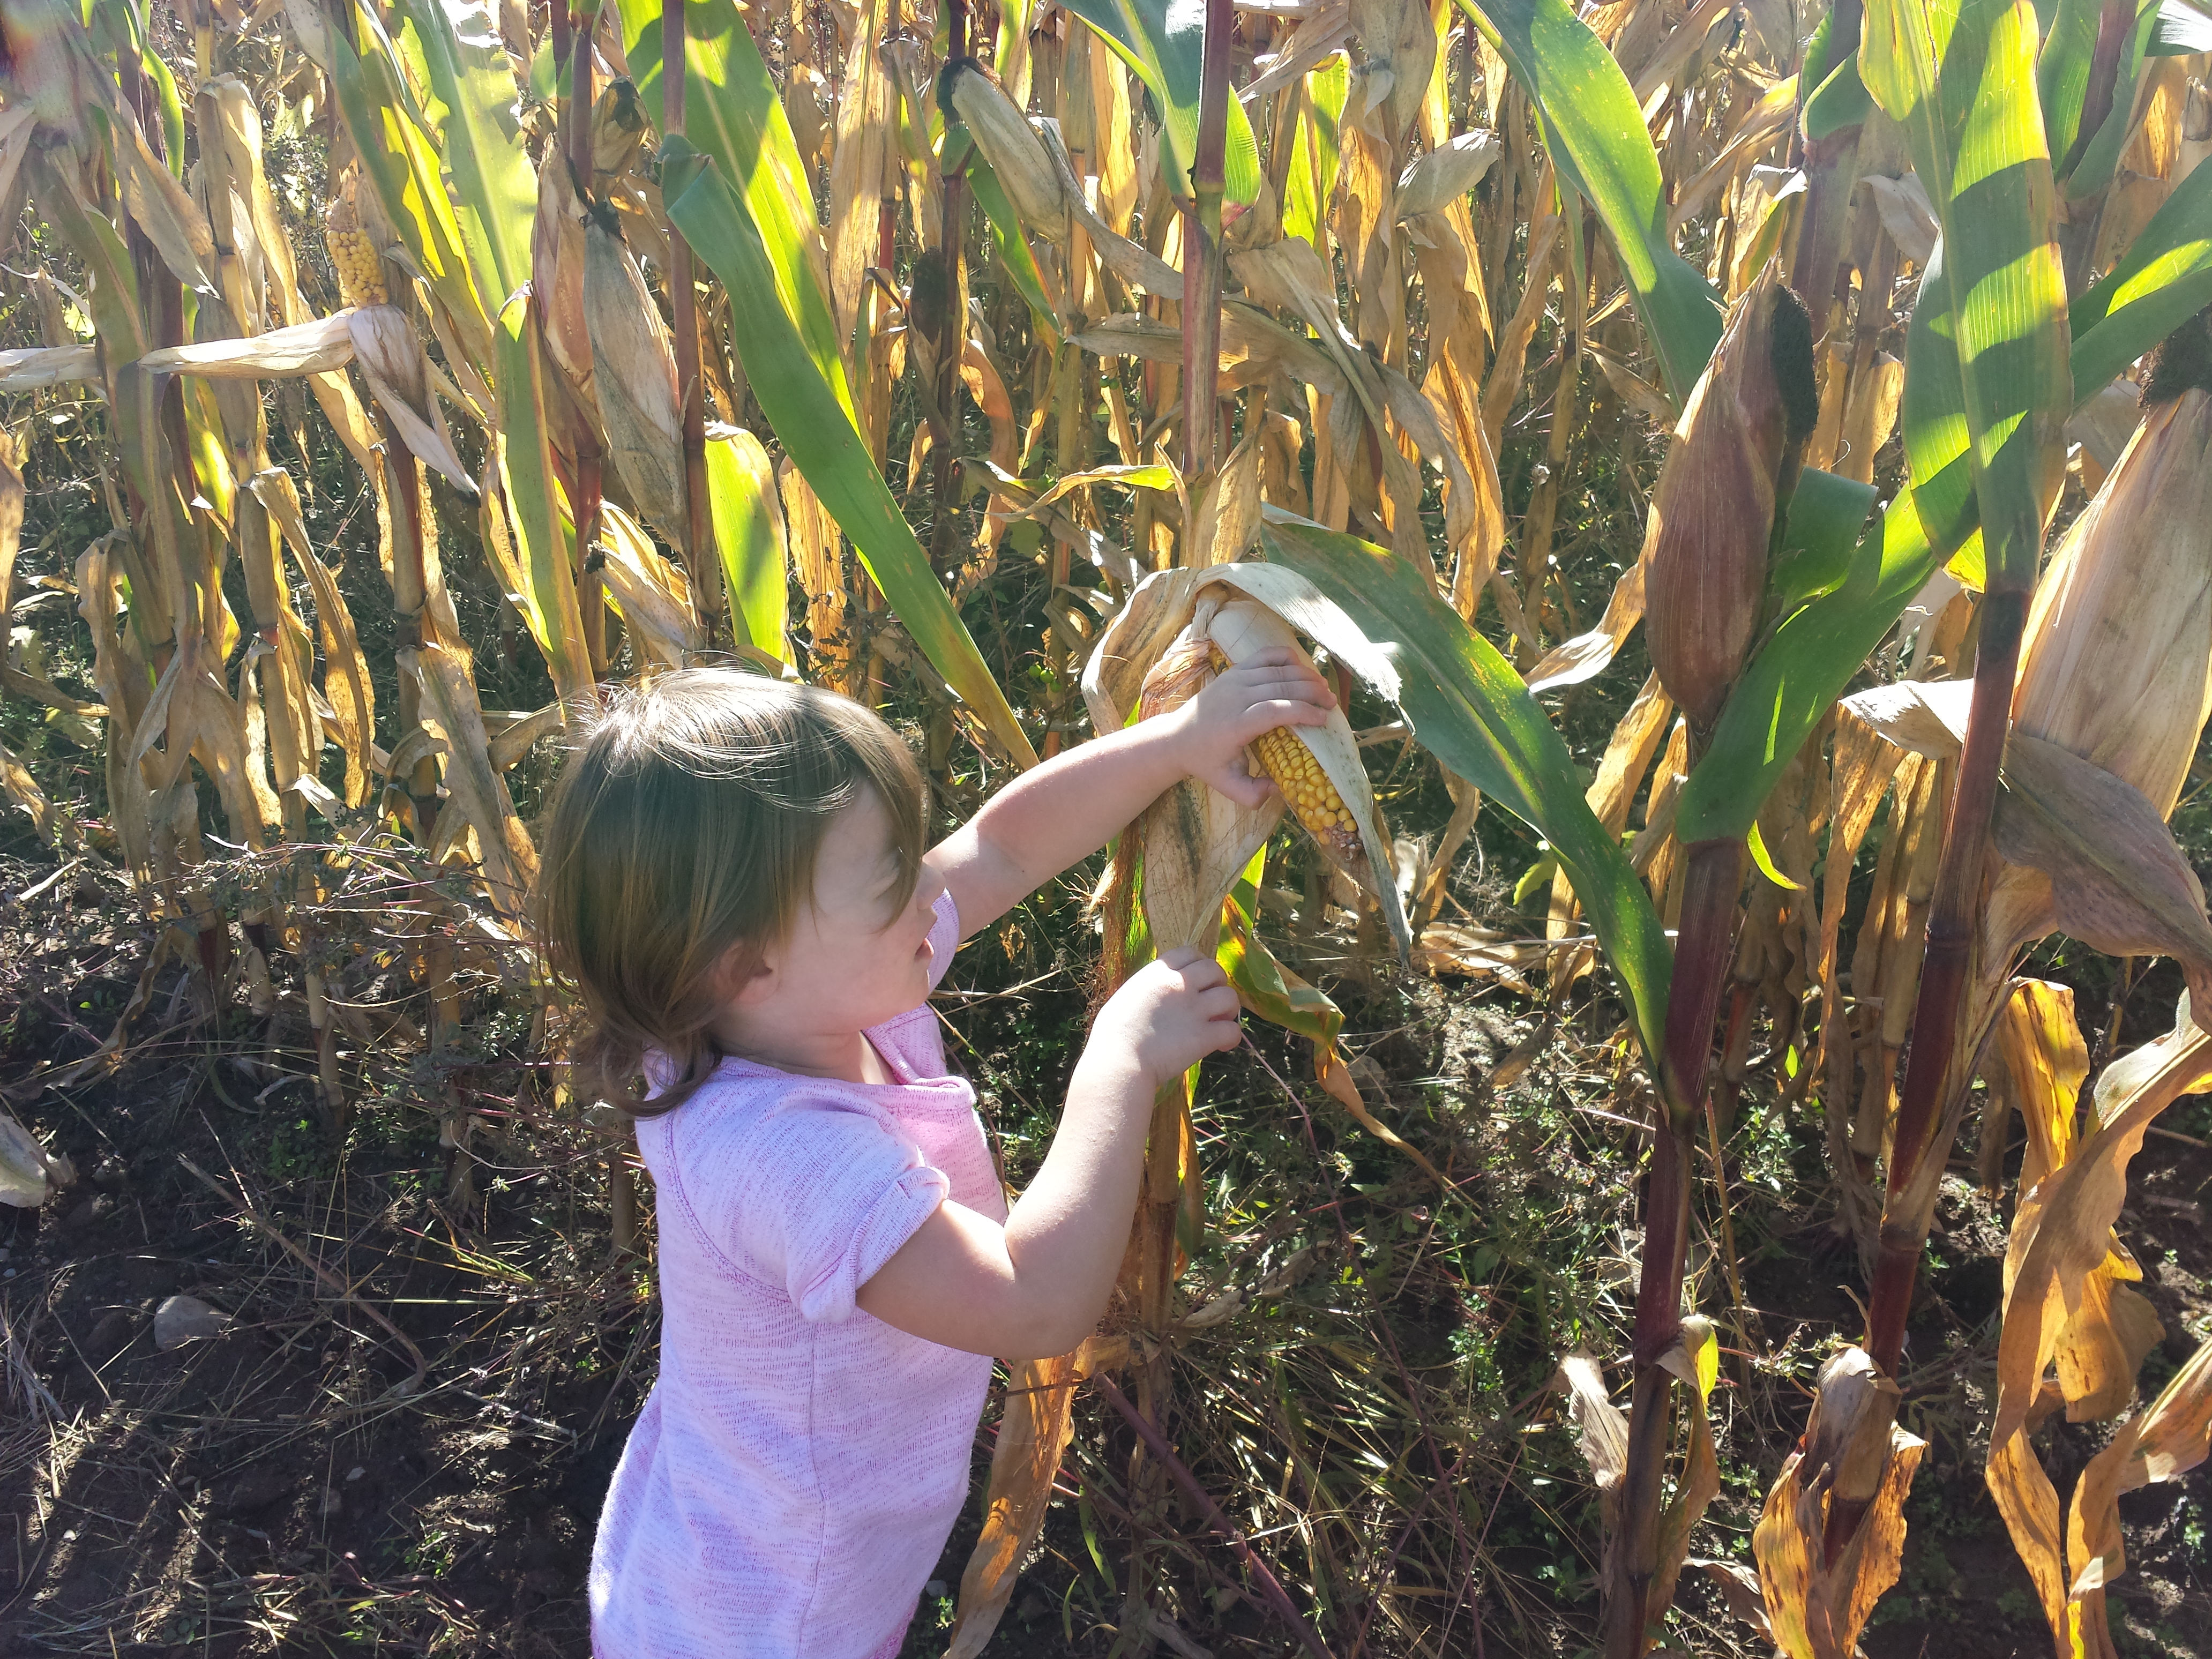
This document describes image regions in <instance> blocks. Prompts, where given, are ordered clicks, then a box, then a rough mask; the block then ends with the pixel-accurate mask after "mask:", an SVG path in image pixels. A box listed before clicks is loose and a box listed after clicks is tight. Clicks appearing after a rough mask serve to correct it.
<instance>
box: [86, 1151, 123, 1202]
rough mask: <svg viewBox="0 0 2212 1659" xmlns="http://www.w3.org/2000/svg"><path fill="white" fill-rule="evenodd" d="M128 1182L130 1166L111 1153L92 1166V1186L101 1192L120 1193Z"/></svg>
mask: <svg viewBox="0 0 2212 1659" xmlns="http://www.w3.org/2000/svg"><path fill="white" fill-rule="evenodd" d="M130 1182H131V1168H130V1165H128V1164H125V1163H124V1161H123V1160H122V1159H121V1158H118V1157H116V1155H115V1154H114V1153H112V1152H110V1153H109V1154H108V1155H107V1156H106V1158H101V1159H100V1162H99V1163H98V1164H94V1166H93V1170H92V1184H93V1185H94V1186H95V1187H97V1188H100V1190H101V1191H103V1192H110V1193H113V1192H120V1191H121V1190H122V1189H123V1188H125V1187H126V1186H128V1185H129V1184H130Z"/></svg>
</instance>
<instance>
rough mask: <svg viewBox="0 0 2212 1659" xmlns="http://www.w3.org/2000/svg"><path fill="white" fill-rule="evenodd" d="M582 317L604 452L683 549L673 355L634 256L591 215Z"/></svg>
mask: <svg viewBox="0 0 2212 1659" xmlns="http://www.w3.org/2000/svg"><path fill="white" fill-rule="evenodd" d="M584 321H585V325H586V328H587V329H588V330H589V331H590V334H591V340H592V363H593V366H594V368H593V374H592V386H593V389H594V390H595V391H596V392H597V393H598V395H599V414H600V416H601V418H602V419H603V421H604V422H605V427H606V435H607V450H608V453H609V454H610V455H611V458H612V459H613V461H614V464H615V467H616V470H617V472H618V473H619V475H620V477H621V478H622V481H623V483H624V485H626V486H627V487H628V489H629V493H630V497H631V500H632V501H633V502H634V503H635V506H636V507H637V508H638V510H639V511H640V512H641V513H643V514H644V516H645V518H646V520H647V522H649V523H651V524H652V525H653V526H655V527H656V528H658V529H659V530H660V531H661V532H663V533H664V534H665V535H667V536H669V537H670V538H671V540H673V541H674V542H675V543H676V544H677V545H678V547H681V546H682V545H683V544H684V539H685V535H684V532H685V527H686V526H687V525H688V523H689V520H688V517H687V508H686V507H685V496H684V411H683V408H682V405H681V404H679V403H678V401H677V397H676V357H675V353H674V351H673V349H672V348H671V346H670V344H669V337H668V329H667V325H665V324H664V323H663V322H662V321H661V320H660V308H659V307H658V306H656V305H655V304H654V303H653V295H651V294H650V293H648V292H647V289H646V286H645V278H644V277H643V276H641V274H640V272H639V270H638V268H637V261H636V260H635V258H632V257H631V256H630V252H629V248H628V247H627V246H624V245H623V240H622V237H621V235H620V234H618V233H617V232H616V231H614V230H611V229H610V228H607V227H606V226H605V224H603V223H602V222H600V220H599V217H598V216H593V217H592V220H591V222H589V223H587V224H586V226H585V227H584Z"/></svg>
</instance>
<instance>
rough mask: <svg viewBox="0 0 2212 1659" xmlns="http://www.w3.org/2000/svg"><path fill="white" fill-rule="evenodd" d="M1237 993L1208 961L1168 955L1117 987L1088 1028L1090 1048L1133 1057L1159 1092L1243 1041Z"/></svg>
mask: <svg viewBox="0 0 2212 1659" xmlns="http://www.w3.org/2000/svg"><path fill="white" fill-rule="evenodd" d="M1243 1035H1244V1033H1243V1027H1242V1026H1240V1025H1239V1024H1237V993H1236V992H1235V991H1234V990H1233V989H1231V987H1230V984H1229V976H1228V975H1226V974H1224V973H1223V972H1222V971H1221V964H1220V963H1218V962H1215V961H1214V960H1213V959H1212V957H1203V956H1200V954H1199V953H1198V952H1197V951H1191V950H1181V951H1169V952H1168V953H1167V954H1166V955H1165V956H1163V957H1159V958H1158V960H1157V961H1154V962H1150V963H1146V965H1145V966H1144V967H1142V968H1139V969H1138V970H1137V971H1136V972H1135V973H1133V974H1132V975H1129V977H1128V978H1127V979H1126V980H1124V981H1122V982H1121V989H1120V990H1118V991H1116V992H1115V993H1114V994H1113V996H1112V997H1111V998H1110V999H1109V1000H1108V1001H1107V1004H1106V1006H1104V1007H1103V1008H1102V1009H1100V1010H1099V1011H1098V1019H1097V1024H1094V1025H1092V1027H1091V1041H1090V1042H1089V1044H1088V1045H1086V1052H1087V1051H1088V1050H1089V1049H1096V1048H1100V1047H1101V1045H1110V1046H1109V1048H1108V1051H1109V1052H1112V1050H1113V1049H1114V1048H1119V1049H1120V1050H1121V1052H1123V1053H1126V1054H1132V1055H1133V1056H1134V1057H1135V1059H1136V1061H1137V1064H1138V1065H1139V1066H1140V1067H1142V1068H1143V1070H1144V1072H1145V1073H1146V1076H1148V1077H1149V1078H1151V1079H1152V1086H1153V1087H1154V1088H1156V1089H1157V1088H1158V1087H1160V1086H1161V1085H1164V1084H1166V1083H1167V1082H1168V1081H1170V1079H1174V1078H1178V1077H1181V1076H1182V1074H1183V1073H1185V1072H1187V1071H1188V1070H1189V1069H1190V1068H1191V1067H1192V1066H1195V1065H1196V1064H1197V1063H1198V1062H1199V1061H1200V1060H1203V1059H1204V1058H1205V1057H1206V1055H1208V1054H1217V1053H1218V1052H1219V1051H1220V1050H1222V1049H1224V1048H1235V1047H1236V1046H1237V1043H1238V1042H1242V1041H1243Z"/></svg>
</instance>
